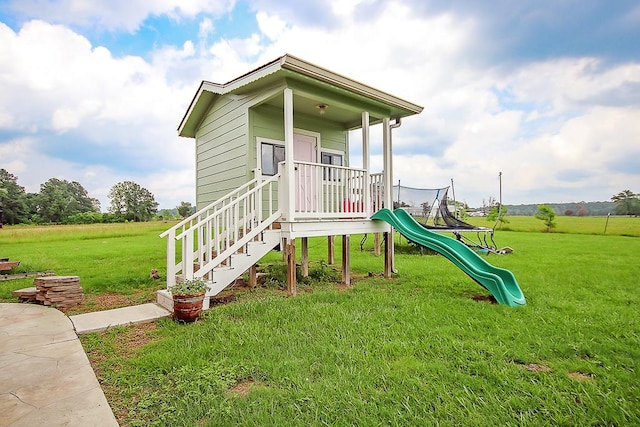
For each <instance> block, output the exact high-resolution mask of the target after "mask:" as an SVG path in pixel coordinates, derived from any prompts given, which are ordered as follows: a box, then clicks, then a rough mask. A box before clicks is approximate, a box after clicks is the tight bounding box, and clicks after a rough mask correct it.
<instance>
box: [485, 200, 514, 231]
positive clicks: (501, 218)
mask: <svg viewBox="0 0 640 427" xmlns="http://www.w3.org/2000/svg"><path fill="white" fill-rule="evenodd" d="M498 213H499V215H498ZM506 215H507V207H506V206H504V205H502V209H500V204H499V203H498V204H497V205H494V206H493V207H492V208H491V210H490V211H489V215H487V221H491V222H496V221H497V222H498V228H500V227H501V226H502V225H503V224H509V220H508V219H507V218H505V216H506Z"/></svg>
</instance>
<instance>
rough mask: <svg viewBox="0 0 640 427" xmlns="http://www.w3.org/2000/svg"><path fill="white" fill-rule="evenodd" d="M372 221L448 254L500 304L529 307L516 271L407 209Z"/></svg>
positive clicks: (386, 212)
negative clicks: (425, 223) (422, 222)
mask: <svg viewBox="0 0 640 427" xmlns="http://www.w3.org/2000/svg"><path fill="white" fill-rule="evenodd" d="M371 219H378V220H382V221H385V222H387V223H389V224H391V225H392V226H393V227H394V228H395V229H396V230H398V231H399V232H400V233H401V234H402V235H403V236H404V237H406V238H407V239H409V240H411V241H412V242H415V243H417V244H419V245H422V246H424V247H427V248H429V249H432V250H434V251H436V252H438V253H439V254H441V255H444V256H445V257H446V258H447V259H448V260H449V261H451V262H452V263H454V264H455V265H456V266H457V267H458V268H460V269H461V270H462V271H464V272H465V273H466V274H467V275H468V276H469V277H471V278H472V279H473V280H475V281H476V282H477V283H478V284H479V285H480V286H482V287H483V288H485V289H486V290H487V291H489V292H491V294H492V295H493V296H494V297H495V299H496V301H498V303H500V304H505V305H508V306H510V307H515V306H520V305H524V304H526V300H525V298H524V294H523V293H522V290H521V289H520V286H518V282H517V281H516V278H515V276H514V275H513V273H512V272H510V271H509V270H506V269H504V268H499V267H496V266H494V265H491V264H489V263H488V262H487V261H485V260H484V259H483V258H482V257H480V256H479V255H478V254H477V253H475V252H474V251H473V250H472V249H470V248H469V247H468V246H466V245H465V244H464V243H461V242H459V241H457V240H455V239H452V238H450V237H447V236H443V235H442V234H438V233H434V232H432V231H429V230H427V229H426V228H424V227H423V226H421V225H420V224H419V223H417V222H416V220H415V219H413V218H412V217H411V215H409V214H408V213H407V212H406V211H405V210H403V209H396V210H395V212H392V211H390V210H389V209H386V208H385V209H382V210H380V211H378V212H376V213H375V214H374V215H373V216H372V217H371Z"/></svg>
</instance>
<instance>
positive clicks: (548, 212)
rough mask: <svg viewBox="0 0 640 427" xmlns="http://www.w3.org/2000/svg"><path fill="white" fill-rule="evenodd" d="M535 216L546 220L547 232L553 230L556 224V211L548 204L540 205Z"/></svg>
mask: <svg viewBox="0 0 640 427" xmlns="http://www.w3.org/2000/svg"><path fill="white" fill-rule="evenodd" d="M535 217H536V219H539V220H541V221H543V222H544V225H545V226H546V227H547V230H546V231H547V232H549V231H551V230H553V229H554V228H555V226H556V223H555V221H554V220H555V218H556V213H555V212H554V210H553V209H551V207H549V206H547V205H538V212H537V213H536V214H535Z"/></svg>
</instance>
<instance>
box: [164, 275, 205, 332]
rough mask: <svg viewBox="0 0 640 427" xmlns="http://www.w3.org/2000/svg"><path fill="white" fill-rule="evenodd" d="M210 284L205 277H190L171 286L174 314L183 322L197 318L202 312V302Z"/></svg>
mask: <svg viewBox="0 0 640 427" xmlns="http://www.w3.org/2000/svg"><path fill="white" fill-rule="evenodd" d="M207 289H208V286H207V284H206V282H205V281H204V280H203V279H189V280H184V281H182V282H179V283H176V284H175V285H173V287H171V295H172V296H173V315H174V317H175V318H176V319H177V320H179V321H182V322H185V323H189V322H193V321H194V320H196V319H197V318H198V317H199V316H200V314H201V313H202V302H203V301H204V295H205V293H206V292H207Z"/></svg>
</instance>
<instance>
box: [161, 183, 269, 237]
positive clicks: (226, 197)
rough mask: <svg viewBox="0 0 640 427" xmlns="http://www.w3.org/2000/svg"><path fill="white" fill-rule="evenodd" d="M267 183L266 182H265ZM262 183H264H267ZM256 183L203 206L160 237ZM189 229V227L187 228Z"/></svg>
mask: <svg viewBox="0 0 640 427" xmlns="http://www.w3.org/2000/svg"><path fill="white" fill-rule="evenodd" d="M267 181H268V180H267ZM267 181H264V182H267ZM257 182H258V178H254V179H252V180H251V181H249V182H247V183H246V184H244V185H242V186H240V187H238V188H236V189H235V190H232V191H230V192H229V193H227V194H225V195H224V196H222V197H220V198H219V199H218V200H215V201H213V202H211V203H209V204H208V205H207V206H205V207H204V208H202V209H200V210H199V211H198V212H196V213H194V214H192V215H191V216H189V217H187V218H185V219H183V220H182V221H180V222H179V223H177V224H176V225H174V226H173V227H171V228H169V229H168V230H166V231H163V232H162V233H160V237H166V236H168V235H169V233H170V232H171V231H172V230H173V231H174V232H175V230H177V229H178V228H180V227H183V226H184V225H185V224H187V223H189V222H190V221H192V220H193V219H194V218H197V217H199V216H200V215H202V213H204V212H205V211H207V210H210V209H212V208H213V207H214V206H216V205H218V204H220V203H222V202H224V200H225V199H229V198H231V197H233V196H235V195H236V194H237V193H240V192H241V191H243V190H245V189H246V188H247V187H250V186H251V185H254V184H256V183H257ZM189 228H191V227H189Z"/></svg>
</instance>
